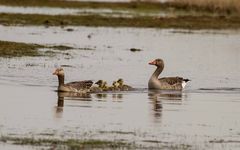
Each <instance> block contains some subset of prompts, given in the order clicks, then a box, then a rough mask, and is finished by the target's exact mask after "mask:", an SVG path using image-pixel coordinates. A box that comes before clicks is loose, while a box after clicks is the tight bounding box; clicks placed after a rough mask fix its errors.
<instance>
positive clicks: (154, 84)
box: [148, 59, 190, 90]
mask: <svg viewBox="0 0 240 150" xmlns="http://www.w3.org/2000/svg"><path fill="white" fill-rule="evenodd" d="M149 65H155V66H156V67H157V69H156V70H155V71H154V73H153V74H152V76H151V77H150V79H149V81H148V88H149V89H160V90H182V89H183V88H184V87H185V85H186V83H187V82H188V81H190V80H189V79H184V78H182V77H164V78H158V76H159V75H160V73H161V72H162V71H163V68H164V62H163V60H162V59H155V60H154V61H152V62H150V63H149Z"/></svg>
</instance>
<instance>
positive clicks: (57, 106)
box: [0, 26, 240, 149]
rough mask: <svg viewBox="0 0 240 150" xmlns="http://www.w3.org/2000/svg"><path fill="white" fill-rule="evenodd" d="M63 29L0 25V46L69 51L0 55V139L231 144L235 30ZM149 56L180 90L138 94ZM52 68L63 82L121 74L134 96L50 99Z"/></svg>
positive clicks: (235, 106) (238, 65) (237, 54)
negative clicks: (60, 71)
mask: <svg viewBox="0 0 240 150" xmlns="http://www.w3.org/2000/svg"><path fill="white" fill-rule="evenodd" d="M67 28H71V29H73V32H68V31H67V30H66V29H67ZM67 28H58V27H51V28H44V27H4V26H0V33H1V34H0V40H8V41H16V42H26V43H38V44H47V45H59V44H61V45H68V46H72V47H74V48H75V49H73V50H69V51H67V52H63V53H61V54H58V55H57V56H55V57H40V58H39V57H38V58H37V57H36V58H34V57H33V58H30V57H22V58H11V59H10V58H1V59H0V65H1V67H0V89H1V91H2V92H1V100H0V120H1V122H0V133H1V134H2V135H16V136H30V137H31V136H36V137H59V138H66V139H67V138H77V139H106V140H113V139H114V140H123V141H126V142H135V143H136V144H142V145H144V146H148V147H150V146H153V147H155V148H159V147H162V146H169V147H170V146H175V147H179V146H181V145H187V146H189V147H190V149H206V148H209V149H237V148H238V147H239V146H240V144H239V142H240V141H239V138H240V128H239V127H240V120H239V115H238V114H239V112H240V110H239V107H240V99H239V96H240V86H239V85H240V81H239V80H238V78H239V75H240V74H239V69H240V59H239V58H240V51H239V50H240V45H239V39H240V34H239V31H229V30H223V31H209V30H204V31H186V30H161V29H148V28H143V29H136V28H102V27H101V28H89V27H67ZM84 48H90V49H91V50H83V49H84ZM130 48H139V49H141V50H142V51H139V52H131V51H130ZM155 58H162V59H163V60H164V61H165V69H164V71H163V73H162V75H161V76H183V77H186V78H189V79H191V80H192V81H191V82H190V83H189V84H188V85H187V87H186V89H185V90H184V91H182V92H177V91H175V92H172V91H148V89H147V82H148V79H149V77H150V75H151V74H152V72H153V71H154V69H155V67H154V66H149V65H148V62H149V61H151V60H153V59H155ZM55 64H58V65H66V66H67V67H64V70H65V73H66V81H67V82H68V81H75V80H85V79H92V80H94V81H96V80H98V79H104V80H107V81H108V82H109V83H111V82H112V81H113V80H116V79H118V78H120V77H121V78H123V79H124V80H125V82H126V83H128V84H130V85H131V86H133V87H135V88H137V90H135V91H131V92H117V93H99V94H90V95H84V96H82V97H79V95H71V94H70V95H69V94H62V93H57V92H55V90H56V88H57V78H56V77H55V76H53V75H52V72H53V71H54V65H55ZM1 146H2V147H3V146H4V145H1Z"/></svg>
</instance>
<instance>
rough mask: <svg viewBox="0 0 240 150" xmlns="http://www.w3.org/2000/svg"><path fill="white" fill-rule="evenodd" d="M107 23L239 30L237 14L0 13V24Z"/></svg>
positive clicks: (117, 25) (130, 25) (102, 24)
mask: <svg viewBox="0 0 240 150" xmlns="http://www.w3.org/2000/svg"><path fill="white" fill-rule="evenodd" d="M63 23H64V24H65V25H73V26H77V25H81V26H107V27H155V28H183V29H228V28H231V29H238V28H240V17H230V18H228V17H224V16H219V17H210V16H199V17H193V16H182V17H181V16H180V17H170V18H169V17H163V18H156V17H155V18H154V17H136V18H115V17H113V18H111V17H104V16H99V15H88V16H71V15H58V16H50V15H31V14H0V24H4V25H46V26H49V25H51V26H62V24H63Z"/></svg>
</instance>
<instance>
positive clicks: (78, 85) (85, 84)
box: [65, 80, 93, 90]
mask: <svg viewBox="0 0 240 150" xmlns="http://www.w3.org/2000/svg"><path fill="white" fill-rule="evenodd" d="M92 84H93V81H91V80H85V81H75V82H70V83H67V84H65V86H68V87H72V88H74V89H78V90H80V89H89V88H90V87H91V86H92Z"/></svg>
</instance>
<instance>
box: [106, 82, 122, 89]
mask: <svg viewBox="0 0 240 150" xmlns="http://www.w3.org/2000/svg"><path fill="white" fill-rule="evenodd" d="M108 89H109V90H110V91H120V88H119V84H118V82H117V81H113V83H112V86H110V87H109V88H108Z"/></svg>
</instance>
